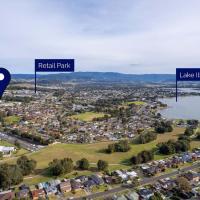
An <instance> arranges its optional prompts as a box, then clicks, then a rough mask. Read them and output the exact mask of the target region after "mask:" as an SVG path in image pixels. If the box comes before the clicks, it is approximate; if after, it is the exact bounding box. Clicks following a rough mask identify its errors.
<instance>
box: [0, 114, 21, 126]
mask: <svg viewBox="0 0 200 200" xmlns="http://www.w3.org/2000/svg"><path fill="white" fill-rule="evenodd" d="M19 121H20V117H18V116H15V115H13V116H9V117H5V118H4V122H5V124H6V125H13V124H16V123H19Z"/></svg>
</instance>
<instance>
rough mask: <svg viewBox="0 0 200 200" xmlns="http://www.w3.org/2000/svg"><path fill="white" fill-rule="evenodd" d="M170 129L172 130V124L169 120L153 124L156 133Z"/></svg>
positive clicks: (169, 130)
mask: <svg viewBox="0 0 200 200" xmlns="http://www.w3.org/2000/svg"><path fill="white" fill-rule="evenodd" d="M172 131H173V126H172V122H171V121H161V122H159V123H156V124H155V132H156V133H166V132H172Z"/></svg>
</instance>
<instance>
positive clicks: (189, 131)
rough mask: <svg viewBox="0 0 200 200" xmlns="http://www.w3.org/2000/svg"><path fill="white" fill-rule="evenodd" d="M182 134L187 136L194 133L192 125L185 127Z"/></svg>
mask: <svg viewBox="0 0 200 200" xmlns="http://www.w3.org/2000/svg"><path fill="white" fill-rule="evenodd" d="M184 134H185V135H187V136H191V135H193V134H194V128H192V127H187V128H186V129H185V132H184Z"/></svg>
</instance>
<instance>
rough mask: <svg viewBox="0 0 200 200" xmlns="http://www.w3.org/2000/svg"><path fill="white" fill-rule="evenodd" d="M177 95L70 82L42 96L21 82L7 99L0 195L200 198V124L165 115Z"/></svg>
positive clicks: (2, 116)
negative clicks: (168, 103)
mask: <svg viewBox="0 0 200 200" xmlns="http://www.w3.org/2000/svg"><path fill="white" fill-rule="evenodd" d="M179 93H180V94H179V95H180V96H183V97H184V96H191V95H193V96H198V95H199V93H198V90H197V89H196V90H194V91H185V90H183V91H180V92H179ZM174 95H175V93H174V88H173V87H172V86H170V87H166V85H165V84H163V85H162V86H160V85H159V86H158V85H157V86H156V87H155V86H151V84H148V87H147V86H146V85H145V84H141V86H137V85H135V84H129V85H128V86H127V85H126V84H124V85H123V84H122V85H121V86H120V87H119V86H118V85H116V84H113V83H110V84H109V85H101V86H98V85H97V86H94V85H93V86H92V87H91V86H90V84H89V83H88V84H87V83H86V84H85V86H84V85H81V84H78V83H76V85H74V84H65V82H63V84H51V83H48V84H40V86H39V88H38V91H37V93H36V94H35V93H34V91H33V87H32V84H31V83H30V82H29V81H26V80H21V79H19V80H17V81H13V82H12V83H11V85H10V86H9V88H8V89H7V91H6V92H5V94H4V96H3V98H2V99H1V102H0V105H1V112H0V124H1V131H0V139H1V141H0V155H1V161H0V177H2V179H1V181H0V185H1V188H2V189H1V192H0V199H2V200H3V199H119V200H120V199H125V200H126V199H128V200H129V199H134V200H135V199H145V200H148V199H150V200H151V199H155V198H160V199H171V198H172V197H174V196H177V198H184V199H192V198H193V199H198V198H200V193H199V191H200V181H199V180H200V162H199V161H200V148H199V144H200V142H199V135H200V134H199V122H198V120H195V119H192V120H189V119H188V120H182V119H171V118H167V117H165V116H162V114H160V112H161V113H162V110H165V109H167V108H168V105H167V104H165V103H164V101H163V100H162V99H166V98H173V97H174ZM21 170H22V171H21ZM7 173H8V174H9V175H6V174H7ZM13 176H14V178H13Z"/></svg>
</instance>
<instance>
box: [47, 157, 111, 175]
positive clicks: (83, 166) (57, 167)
mask: <svg viewBox="0 0 200 200" xmlns="http://www.w3.org/2000/svg"><path fill="white" fill-rule="evenodd" d="M74 168H76V169H79V170H89V168H90V163H89V161H88V160H87V159H86V158H82V159H81V160H78V161H77V162H76V166H74V164H73V160H72V159H71V158H64V159H61V160H58V159H54V160H53V161H52V162H50V163H49V172H50V173H51V175H53V176H59V175H62V174H68V173H70V172H72V171H73V170H74ZM107 168H108V162H107V161H104V160H99V161H98V162H97V169H98V170H99V171H105V170H107Z"/></svg>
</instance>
